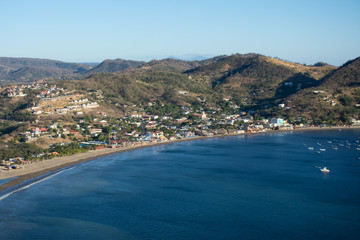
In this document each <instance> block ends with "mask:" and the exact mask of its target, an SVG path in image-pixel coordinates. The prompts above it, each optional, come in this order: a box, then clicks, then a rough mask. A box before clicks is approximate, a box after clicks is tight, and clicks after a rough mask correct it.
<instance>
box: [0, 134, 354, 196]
mask: <svg viewBox="0 0 360 240" xmlns="http://www.w3.org/2000/svg"><path fill="white" fill-rule="evenodd" d="M358 128H359V127H323V128H320V127H311V128H298V129H293V130H269V131H266V132H267V133H277V132H291V131H303V130H306V131H308V130H341V129H358ZM234 135H243V133H241V134H231V135H230V134H229V135H214V136H206V137H205V136H196V137H191V138H186V139H176V140H168V141H163V142H155V143H148V144H143V145H134V146H129V147H119V148H104V149H98V150H93V151H88V152H85V153H79V154H74V155H70V156H65V157H55V158H53V159H49V160H44V161H38V162H34V163H31V164H27V165H24V166H23V168H22V169H16V170H10V171H8V170H2V171H1V172H0V180H2V179H11V178H14V179H11V180H10V181H8V182H6V183H4V184H2V185H0V193H2V192H4V191H5V190H8V189H12V188H16V187H17V186H18V185H20V184H22V183H24V182H25V181H28V180H31V179H35V178H38V177H41V176H43V175H45V174H48V173H51V172H55V171H58V170H60V169H63V168H67V167H70V166H73V165H76V164H79V163H82V162H86V161H90V160H93V159H96V158H100V157H104V156H107V155H112V154H116V153H120V152H125V151H131V150H135V149H139V148H145V147H151V146H156V145H162V144H169V143H176V142H182V141H191V140H197V139H205V138H214V137H216V138H218V137H225V136H234Z"/></svg>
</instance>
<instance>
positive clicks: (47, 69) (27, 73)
mask: <svg viewBox="0 0 360 240" xmlns="http://www.w3.org/2000/svg"><path fill="white" fill-rule="evenodd" d="M90 68H91V66H89V65H86V64H79V63H66V62H61V61H56V60H48V59H36V58H7V57H0V83H1V84H8V83H15V82H32V81H37V80H41V79H61V78H64V77H74V78H76V77H79V76H81V74H83V73H85V72H86V71H88V70H89V69H90Z"/></svg>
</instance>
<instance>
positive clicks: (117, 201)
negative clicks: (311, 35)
mask: <svg viewBox="0 0 360 240" xmlns="http://www.w3.org/2000/svg"><path fill="white" fill-rule="evenodd" d="M309 148H310V149H309ZM312 148H313V149H312ZM320 149H322V150H320ZM324 149H325V150H324ZM325 166H326V167H327V168H328V169H330V172H329V173H322V172H321V171H320V168H322V167H325ZM0 199H1V200H0V216H1V217H0V239H167V240H169V239H207V240H209V239H210V240H211V239H216V240H218V239H320V238H324V239H360V131H359V130H342V131H338V130H332V131H304V132H279V133H275V134H272V133H266V134H258V135H253V136H232V137H224V138H211V139H204V140H196V141H188V142H181V143H176V144H168V145H161V146H155V147H149V148H145V149H138V150H135V151H131V152H126V153H119V154H115V155H112V156H107V157H103V158H99V159H95V160H93V161H90V162H87V163H84V164H80V165H76V166H74V167H72V168H70V169H66V170H64V171H62V172H58V173H56V174H55V175H51V176H48V177H46V178H45V179H42V180H40V181H39V182H36V183H35V184H32V185H31V186H28V187H26V188H24V189H22V190H20V191H16V192H14V193H12V194H8V195H6V196H2V197H0Z"/></svg>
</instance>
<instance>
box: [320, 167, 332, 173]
mask: <svg viewBox="0 0 360 240" xmlns="http://www.w3.org/2000/svg"><path fill="white" fill-rule="evenodd" d="M320 171H321V172H330V170H329V169H327V168H326V167H323V168H320Z"/></svg>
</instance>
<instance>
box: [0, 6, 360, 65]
mask: <svg viewBox="0 0 360 240" xmlns="http://www.w3.org/2000/svg"><path fill="white" fill-rule="evenodd" d="M0 24H1V28H0V33H1V35H0V56H3V57H34V58H48V59H56V60H62V61H68V62H100V61H102V60H104V59H115V58H124V59H132V60H151V59H161V58H166V57H178V58H183V59H190V58H193V57H196V56H205V57H211V56H216V55H223V54H227V55H229V54H233V53H260V54H264V55H267V56H271V57H280V58H282V59H286V60H289V61H294V62H299V63H306V64H312V63H315V62H318V61H324V62H328V63H330V64H334V65H341V64H343V63H345V62H346V61H347V60H349V59H353V58H356V57H359V56H360V1H359V0H338V1H335V0H96V1H93V0H3V1H0Z"/></svg>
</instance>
